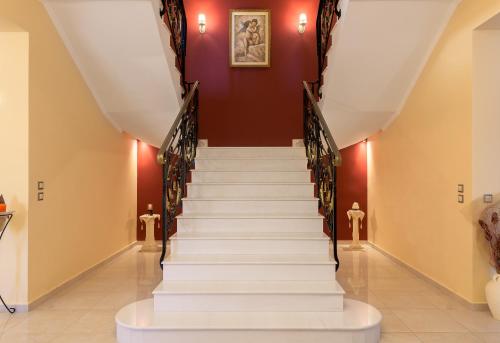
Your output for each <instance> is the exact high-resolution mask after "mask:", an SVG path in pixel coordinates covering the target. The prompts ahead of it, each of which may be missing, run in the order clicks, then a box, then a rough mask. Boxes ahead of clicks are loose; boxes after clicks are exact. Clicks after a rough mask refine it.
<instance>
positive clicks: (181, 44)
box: [160, 0, 188, 97]
mask: <svg viewBox="0 0 500 343" xmlns="http://www.w3.org/2000/svg"><path fill="white" fill-rule="evenodd" d="M161 6H162V7H161V8H160V16H161V17H162V19H163V21H164V22H165V24H166V25H167V27H168V29H169V30H170V46H171V47H172V49H173V50H174V51H175V56H176V58H175V64H176V67H177V69H178V70H179V72H180V73H181V80H180V82H181V87H182V88H183V94H182V96H183V97H184V96H185V95H186V94H187V91H188V90H187V85H186V40H187V23H186V11H185V9H184V2H183V1H182V0H161Z"/></svg>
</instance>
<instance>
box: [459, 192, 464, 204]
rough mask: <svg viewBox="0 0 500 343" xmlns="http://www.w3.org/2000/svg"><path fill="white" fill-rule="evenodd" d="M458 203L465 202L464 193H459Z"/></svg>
mask: <svg viewBox="0 0 500 343" xmlns="http://www.w3.org/2000/svg"><path fill="white" fill-rule="evenodd" d="M458 203H459V204H463V203H464V195H463V194H459V195H458Z"/></svg>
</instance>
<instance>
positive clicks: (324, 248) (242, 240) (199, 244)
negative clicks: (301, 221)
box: [170, 232, 330, 256]
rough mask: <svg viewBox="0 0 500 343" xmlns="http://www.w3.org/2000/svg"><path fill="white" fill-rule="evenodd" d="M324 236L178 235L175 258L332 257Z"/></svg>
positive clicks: (277, 234)
mask: <svg viewBox="0 0 500 343" xmlns="http://www.w3.org/2000/svg"><path fill="white" fill-rule="evenodd" d="M329 243H330V240H329V239H328V237H327V236H326V235H325V234H324V233H319V234H310V233H305V234H304V233H290V234H283V233H272V232H271V233H252V232H250V233H209V234H206V233H202V234H200V233H178V234H175V235H174V236H172V238H171V242H170V244H171V249H172V250H171V251H172V254H180V255H182V254H320V253H323V254H325V255H326V256H328V254H329V249H328V247H329Z"/></svg>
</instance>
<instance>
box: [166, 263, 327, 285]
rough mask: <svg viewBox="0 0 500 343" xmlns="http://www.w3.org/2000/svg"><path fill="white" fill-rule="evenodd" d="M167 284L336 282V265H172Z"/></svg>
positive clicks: (167, 273) (167, 270)
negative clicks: (272, 281) (182, 282)
mask: <svg viewBox="0 0 500 343" xmlns="http://www.w3.org/2000/svg"><path fill="white" fill-rule="evenodd" d="M163 280H167V281H168V280H184V281H187V280H192V281H195V280H205V281H208V280H211V281H215V280H235V281H237V280H242V281H244V280H252V281H254V280H261V281H265V280H276V281H278V280H283V281H284V280H296V281H311V280H318V281H328V280H332V281H333V280H335V267H334V265H332V264H314V265H313V264H169V263H166V264H165V265H164V268H163Z"/></svg>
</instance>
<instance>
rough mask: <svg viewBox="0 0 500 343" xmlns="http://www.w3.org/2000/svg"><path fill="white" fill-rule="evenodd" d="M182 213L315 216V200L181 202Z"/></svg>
mask: <svg viewBox="0 0 500 343" xmlns="http://www.w3.org/2000/svg"><path fill="white" fill-rule="evenodd" d="M182 206H183V212H184V213H186V214H190V213H195V214H196V213H198V214H203V213H211V214H253V215H259V214H291V215H296V214H309V215H310V214H317V213H318V201H317V200H270V201H262V200H238V201H231V200H229V201H223V200H192V199H184V200H183V205H182Z"/></svg>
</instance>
